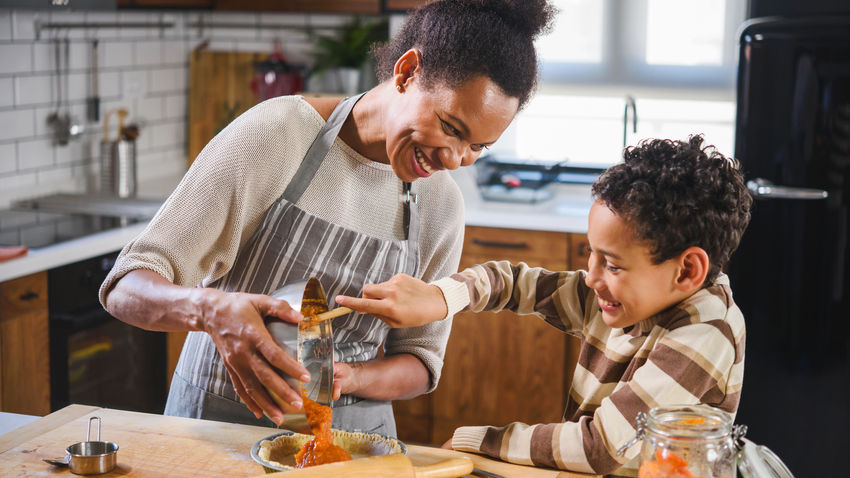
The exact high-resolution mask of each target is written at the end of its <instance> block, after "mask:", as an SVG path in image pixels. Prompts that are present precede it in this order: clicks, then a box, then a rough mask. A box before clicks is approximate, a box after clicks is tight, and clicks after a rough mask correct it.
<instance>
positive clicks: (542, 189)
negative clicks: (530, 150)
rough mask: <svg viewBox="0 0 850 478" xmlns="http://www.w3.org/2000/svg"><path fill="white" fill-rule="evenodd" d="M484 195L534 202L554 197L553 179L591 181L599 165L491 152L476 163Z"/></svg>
mask: <svg viewBox="0 0 850 478" xmlns="http://www.w3.org/2000/svg"><path fill="white" fill-rule="evenodd" d="M475 167H476V172H477V176H478V181H477V182H478V187H479V190H480V192H481V197H482V198H484V199H486V200H490V201H507V202H523V203H535V202H540V201H544V200H546V199H549V198H551V197H552V195H553V194H552V192H551V191H550V190H549V189H548V188H547V186H549V185H550V184H553V183H574V184H592V183H593V182H594V181H595V180H596V178H597V177H599V174H600V173H601V172H602V170H601V169H598V168H589V167H576V166H570V165H569V163H568V162H566V161H565V162H562V163H552V162H541V161H533V160H529V159H523V158H514V157H505V156H496V155H493V154H491V155H488V156H485V157H483V158H481V159H479V160H478V161H477V162H476V163H475Z"/></svg>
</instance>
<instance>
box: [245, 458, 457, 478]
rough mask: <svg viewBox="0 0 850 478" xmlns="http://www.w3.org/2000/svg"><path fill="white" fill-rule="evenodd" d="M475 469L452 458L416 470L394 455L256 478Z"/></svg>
mask: <svg viewBox="0 0 850 478" xmlns="http://www.w3.org/2000/svg"><path fill="white" fill-rule="evenodd" d="M472 468H473V465H472V460H470V459H469V458H465V457H462V458H450V459H448V460H443V461H441V462H438V463H434V464H432V465H427V466H414V465H413V463H412V462H411V461H410V458H408V457H407V456H405V455H403V454H401V453H394V454H392V455H381V456H370V457H368V458H360V459H357V460H351V461H340V462H337V463H328V464H327V465H319V466H311V467H309V468H302V469H300V470H292V471H278V472H275V473H268V474H265V475H257V476H256V477H255V478H266V477H275V478H338V477H340V476H344V477H345V478H457V477H459V476H464V475H468V474H470V473H472ZM277 475H280V476H279V477H277Z"/></svg>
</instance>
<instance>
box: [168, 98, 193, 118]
mask: <svg viewBox="0 0 850 478" xmlns="http://www.w3.org/2000/svg"><path fill="white" fill-rule="evenodd" d="M186 103H187V99H186V95H184V94H181V95H168V96H166V97H165V117H166V118H168V119H184V118H186V117H187V116H188V111H187V110H186V108H187V104H186Z"/></svg>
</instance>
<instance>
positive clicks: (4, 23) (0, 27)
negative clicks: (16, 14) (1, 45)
mask: <svg viewBox="0 0 850 478" xmlns="http://www.w3.org/2000/svg"><path fill="white" fill-rule="evenodd" d="M11 39H12V11H11V10H0V41H6V40H11Z"/></svg>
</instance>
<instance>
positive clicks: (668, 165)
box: [593, 135, 753, 285]
mask: <svg viewBox="0 0 850 478" xmlns="http://www.w3.org/2000/svg"><path fill="white" fill-rule="evenodd" d="M702 143H703V138H702V136H699V135H696V136H691V137H689V138H688V141H674V140H669V139H650V140H644V141H641V142H640V143H639V144H638V145H637V146H632V147H629V148H626V150H625V151H624V153H623V158H624V161H623V162H622V163H619V164H617V165H614V166H612V167H611V168H609V169H608V170H606V171H605V172H604V173H603V174H602V175H601V176H600V177H599V179H598V180H597V181H596V183H594V185H593V196H594V198H598V199H600V200H602V201H603V202H604V203H605V205H606V206H607V207H608V208H609V209H611V211H613V212H614V213H615V214H617V215H618V216H620V217H621V218H623V220H625V221H626V223H627V224H628V225H629V227H630V228H631V229H632V230H633V231H634V233H635V235H636V238H637V239H638V240H639V241H642V242H643V241H645V242H647V243H648V244H649V245H650V254H651V255H652V259H653V262H654V263H655V264H660V263H662V262H664V261H666V260H668V259H670V258H673V257H676V256H677V255H678V254H680V253H681V252H682V251H684V250H685V249H687V248H688V247H691V246H697V247H700V248H702V249H703V250H705V252H706V253H707V254H708V257H709V261H710V263H711V267H710V269H709V271H708V275H707V277H706V280H705V285H708V284H710V283H711V282H712V281H713V280H714V279H715V278H716V277H717V275H718V274H719V273H720V271H721V270H722V269H723V268H724V267H725V266H726V263H727V262H728V261H729V258H730V256H731V255H732V252H734V251H735V249H736V248H737V247H738V243H739V242H740V241H741V236H742V235H743V233H744V230H745V229H746V228H747V224H748V223H749V222H750V206H751V205H752V202H753V200H752V197H751V196H750V194H749V192H748V191H747V188H746V186H745V184H744V174H743V172H742V171H741V168H740V164H739V163H738V161H736V160H734V159H732V158H727V157H725V156H723V155H722V154H720V153H719V152H718V151H717V150H716V149H714V147H713V146H706V147H703V146H702Z"/></svg>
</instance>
